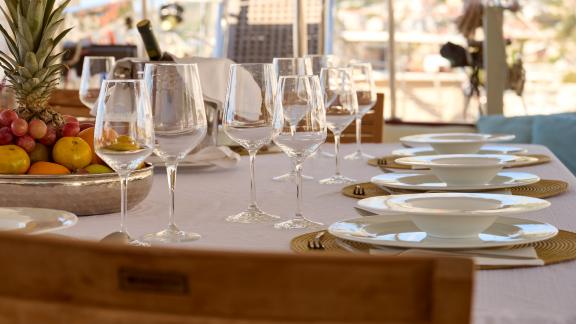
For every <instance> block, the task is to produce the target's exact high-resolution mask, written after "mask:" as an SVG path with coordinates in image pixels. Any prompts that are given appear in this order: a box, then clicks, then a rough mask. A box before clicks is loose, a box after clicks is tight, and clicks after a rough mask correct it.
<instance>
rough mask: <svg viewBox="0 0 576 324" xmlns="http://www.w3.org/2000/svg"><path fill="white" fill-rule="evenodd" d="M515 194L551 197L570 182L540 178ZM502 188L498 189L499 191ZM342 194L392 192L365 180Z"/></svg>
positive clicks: (512, 189) (385, 193)
mask: <svg viewBox="0 0 576 324" xmlns="http://www.w3.org/2000/svg"><path fill="white" fill-rule="evenodd" d="M356 186H360V187H361V188H362V189H363V190H360V193H362V191H363V193H364V194H363V195H362V194H358V190H354V189H356ZM509 189H510V191H511V193H512V194H513V195H518V196H528V197H533V198H550V197H554V196H557V195H560V194H562V193H564V192H566V191H568V183H567V182H564V181H560V180H540V181H538V182H536V183H533V184H529V185H526V186H520V187H514V188H509ZM391 190H393V191H394V192H395V193H399V194H403V193H406V194H410V193H419V192H424V191H426V190H403V189H392V188H391ZM499 190H500V189H498V190H496V191H499ZM482 192H487V193H489V192H490V190H484V191H482ZM342 194H343V195H344V196H347V197H351V198H356V199H364V198H370V197H375V196H387V195H389V194H390V193H388V192H387V191H384V190H382V189H381V188H380V187H378V186H377V185H375V184H373V183H371V182H364V183H357V184H353V185H349V186H346V187H344V188H342Z"/></svg>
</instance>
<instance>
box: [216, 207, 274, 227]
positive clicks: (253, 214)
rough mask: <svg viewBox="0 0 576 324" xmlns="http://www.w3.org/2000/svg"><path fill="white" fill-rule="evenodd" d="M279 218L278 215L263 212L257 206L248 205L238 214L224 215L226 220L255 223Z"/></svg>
mask: <svg viewBox="0 0 576 324" xmlns="http://www.w3.org/2000/svg"><path fill="white" fill-rule="evenodd" d="M279 218H280V217H279V216H276V215H271V214H268V213H266V212H263V211H262V210H260V208H258V207H257V206H250V207H248V209H246V210H245V211H243V212H241V213H239V214H236V215H232V216H228V217H226V221H227V222H231V223H244V224H256V223H266V222H269V221H273V220H276V219H279Z"/></svg>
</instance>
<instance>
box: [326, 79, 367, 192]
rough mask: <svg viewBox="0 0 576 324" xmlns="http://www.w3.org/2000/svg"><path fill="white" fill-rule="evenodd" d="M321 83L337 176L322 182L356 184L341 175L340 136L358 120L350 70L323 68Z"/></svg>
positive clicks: (354, 90) (356, 102)
mask: <svg viewBox="0 0 576 324" xmlns="http://www.w3.org/2000/svg"><path fill="white" fill-rule="evenodd" d="M320 83H321V87H322V91H323V93H324V106H325V107H326V123H327V124H328V129H330V131H332V133H333V134H334V147H335V153H336V154H335V155H336V158H335V160H336V174H335V175H333V176H332V177H330V178H327V179H323V180H320V183H321V184H343V183H352V182H355V180H354V179H351V178H348V177H345V176H343V175H341V174H340V136H341V135H342V131H344V129H345V128H346V127H348V125H350V123H351V122H352V121H353V120H354V118H356V116H357V114H358V101H357V99H356V89H355V88H354V81H353V80H352V69H350V68H323V69H322V72H321V73H320Z"/></svg>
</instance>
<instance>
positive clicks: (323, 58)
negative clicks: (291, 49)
mask: <svg viewBox="0 0 576 324" xmlns="http://www.w3.org/2000/svg"><path fill="white" fill-rule="evenodd" d="M304 57H305V58H307V59H309V60H310V63H311V65H312V74H314V75H317V76H318V77H320V71H322V69H323V68H327V67H338V66H340V59H339V58H338V57H337V56H335V55H329V54H328V55H325V54H308V55H306V56H304ZM314 156H320V157H325V158H333V157H334V154H332V153H329V152H326V151H324V150H322V148H319V149H318V152H317V153H316V154H314Z"/></svg>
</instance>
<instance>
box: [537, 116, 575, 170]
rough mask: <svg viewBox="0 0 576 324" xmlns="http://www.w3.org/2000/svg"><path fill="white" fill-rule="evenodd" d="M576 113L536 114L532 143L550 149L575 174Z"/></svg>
mask: <svg viewBox="0 0 576 324" xmlns="http://www.w3.org/2000/svg"><path fill="white" fill-rule="evenodd" d="M575 141H576V114H575V113H568V114H557V115H549V116H536V117H535V118H534V122H533V129H532V143H534V144H541V145H544V146H546V147H548V148H549V149H550V151H552V152H553V153H554V154H555V155H556V156H557V157H558V158H559V159H560V161H562V163H564V165H565V166H566V167H568V169H570V171H572V173H574V174H576V145H574V142H575Z"/></svg>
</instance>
